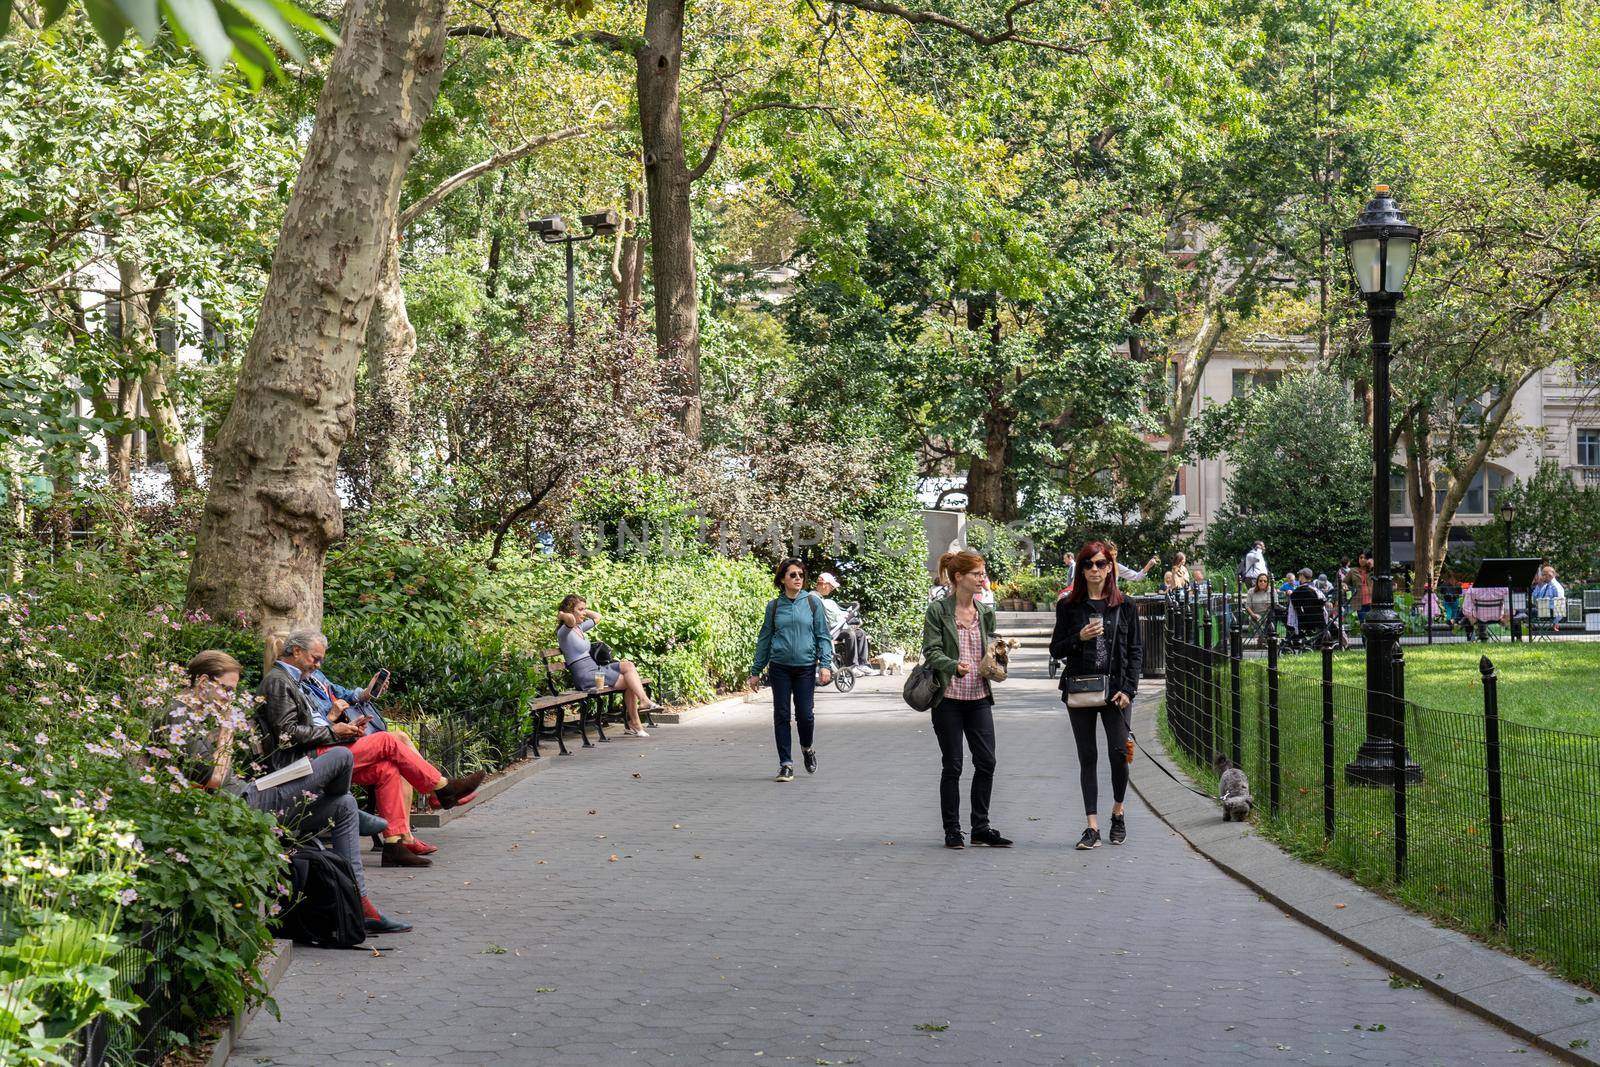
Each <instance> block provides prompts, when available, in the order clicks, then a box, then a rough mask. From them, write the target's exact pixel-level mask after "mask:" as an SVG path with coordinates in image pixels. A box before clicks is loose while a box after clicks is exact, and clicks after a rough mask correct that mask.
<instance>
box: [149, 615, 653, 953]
mask: <svg viewBox="0 0 1600 1067" xmlns="http://www.w3.org/2000/svg"><path fill="white" fill-rule="evenodd" d="M598 621H599V615H598V614H597V613H596V612H594V611H592V610H590V609H589V607H588V604H587V602H586V601H585V600H584V599H583V598H582V597H581V596H577V595H573V596H568V597H567V598H565V599H564V600H563V601H562V602H561V605H560V607H559V609H558V611H557V630H556V633H557V639H558V643H559V645H560V648H561V652H562V655H563V658H564V659H565V661H566V666H567V670H568V671H569V673H570V676H571V678H572V681H573V684H574V685H575V686H576V687H577V688H579V689H583V690H585V691H590V692H599V693H604V692H609V691H619V692H621V693H622V694H623V697H624V705H623V706H624V711H625V716H626V719H627V731H626V732H627V733H628V734H629V735H632V736H636V737H646V736H647V734H646V732H645V730H644V728H643V726H642V725H641V720H640V713H641V712H645V713H648V712H651V711H654V710H657V709H659V707H660V705H659V704H656V703H654V702H652V701H651V700H650V698H649V696H648V694H647V693H646V691H645V685H644V681H643V679H642V678H641V677H640V675H639V671H638V668H637V667H636V666H635V665H634V664H633V663H632V662H631V661H629V660H626V659H613V658H612V657H611V655H610V651H609V649H607V648H606V647H605V646H604V645H603V644H601V643H600V642H597V641H591V640H590V639H589V634H590V631H592V630H593V629H594V627H595V626H596V625H597V623H598ZM272 645H273V646H274V647H273V648H272V649H271V653H270V660H271V663H270V666H268V668H267V670H266V674H265V676H264V677H263V679H262V684H261V690H260V700H259V702H258V703H257V705H256V708H255V711H254V713H253V718H254V722H253V723H252V724H250V725H251V726H252V727H253V729H248V730H247V729H245V724H244V723H243V722H239V721H236V719H235V718H234V717H232V716H230V715H228V714H226V713H219V709H226V708H228V707H230V706H231V705H232V703H233V701H234V697H235V691H236V690H237V688H238V685H239V679H240V677H241V676H242V675H243V667H242V666H241V665H240V663H239V661H238V660H237V659H235V658H234V657H233V656H232V655H231V654H229V653H227V652H224V651H222V650H220V649H208V650H206V651H204V652H201V653H199V654H198V655H196V656H195V657H194V658H193V659H191V660H190V661H189V664H188V667H187V671H188V678H189V684H188V687H187V688H186V689H185V690H183V691H182V692H181V693H179V694H178V696H177V697H176V699H175V700H174V702H173V704H172V705H171V706H170V707H169V708H168V709H167V715H168V720H169V722H172V723H173V724H174V725H175V726H176V727H178V733H179V734H181V735H182V736H183V738H184V741H183V744H184V755H185V762H186V767H185V768H184V771H185V774H186V776H187V777H188V779H189V781H190V783H191V784H192V785H194V786H195V787H196V788H201V789H207V790H212V791H215V792H219V793H223V794H226V795H228V796H232V797H236V798H238V800H240V801H241V802H243V803H244V804H246V805H248V806H249V807H251V808H253V809H255V810H257V811H262V812H266V813H269V814H271V815H272V816H273V817H274V818H275V819H276V820H277V821H278V823H279V825H280V826H281V827H282V828H283V829H284V831H285V833H286V834H287V835H288V836H289V838H290V839H291V840H292V841H297V842H301V843H307V842H309V841H311V840H313V839H317V838H323V837H325V838H326V839H327V841H328V843H329V845H330V846H331V848H332V851H333V852H334V853H335V854H336V855H338V856H339V857H341V858H342V859H343V860H344V861H345V862H346V863H347V864H348V865H349V867H350V871H351V875H352V877H353V878H354V880H355V883H356V888H357V891H358V892H359V894H360V899H361V908H362V912H363V918H364V921H365V925H366V930H367V932H368V933H369V934H383V933H401V932H405V931H408V930H410V929H411V928H412V927H411V924H409V923H407V922H405V921H403V920H401V919H397V918H393V917H390V916H387V915H385V914H383V912H381V911H380V910H379V909H378V907H377V906H376V904H374V903H373V900H372V897H371V895H370V894H369V892H368V889H367V878H366V871H365V867H364V865H363V863H362V861H361V842H362V841H363V840H365V839H366V838H369V837H371V838H373V839H374V840H375V842H376V846H375V847H376V848H377V849H378V850H379V851H380V852H381V857H380V860H379V864H380V866H382V867H403V868H416V867H428V866H431V865H432V864H433V860H432V859H431V858H430V857H431V856H432V854H433V853H436V852H438V851H439V850H438V848H437V847H436V846H434V845H430V844H428V843H427V842H424V841H422V840H421V839H419V838H418V837H417V836H416V835H415V834H414V833H412V831H411V811H412V808H413V806H414V803H415V800H416V798H417V797H422V798H424V802H425V803H426V804H427V806H428V807H429V808H430V809H438V810H448V809H451V808H455V807H458V806H460V805H463V804H467V803H470V802H471V801H472V800H473V799H475V797H476V794H477V790H478V787H479V786H480V785H482V783H483V779H484V773H483V772H482V771H477V772H474V773H472V774H468V775H463V776H461V777H458V778H447V777H445V776H444V775H443V774H441V773H440V772H439V770H438V769H437V768H436V767H434V766H433V764H431V763H430V762H429V761H428V760H427V759H426V758H424V757H423V755H422V754H421V753H420V752H418V751H417V748H416V746H415V744H413V742H412V740H411V738H410V737H409V736H408V735H407V734H406V733H405V731H404V730H401V729H397V728H393V727H391V726H390V724H389V723H388V722H387V721H386V720H385V718H384V716H383V714H382V712H381V711H380V710H379V708H378V704H377V701H378V698H379V697H380V696H382V694H383V693H384V691H385V689H386V688H387V687H388V682H389V674H388V672H387V671H386V670H379V671H378V672H377V673H375V674H374V675H373V676H372V679H371V680H370V681H368V682H367V684H366V685H365V686H363V687H361V688H360V689H351V688H348V687H346V686H343V685H340V684H339V683H337V682H334V681H332V680H331V679H329V678H328V677H327V675H325V674H324V673H323V671H322V664H323V662H324V660H325V659H326V658H327V654H328V639H327V637H326V636H325V635H323V634H322V633H320V632H318V631H316V630H313V629H309V628H308V629H297V630H294V631H292V632H290V633H288V634H286V635H284V636H282V637H280V638H276V639H275V640H273V642H272ZM597 653H598V656H597ZM196 723H198V724H202V727H204V726H205V725H209V724H213V723H215V725H209V728H200V729H187V728H185V727H187V726H188V725H190V724H196ZM246 738H248V743H247V744H245V745H243V746H241V745H239V744H237V743H236V742H239V741H244V740H245V739H246ZM240 753H243V754H244V761H245V765H244V766H236V764H235V761H236V759H237V758H238V757H239V755H240ZM245 769H248V771H249V772H250V773H251V774H253V775H255V777H254V778H250V779H247V778H245V777H241V775H240V774H239V773H238V772H239V771H240V770H245ZM352 786H363V787H365V788H366V789H367V790H368V791H369V793H370V795H371V799H372V806H373V808H374V809H375V813H374V812H368V811H365V810H363V809H362V808H361V807H360V806H359V805H358V804H357V802H356V799H355V797H354V795H353V794H352V793H351V787H352Z"/></svg>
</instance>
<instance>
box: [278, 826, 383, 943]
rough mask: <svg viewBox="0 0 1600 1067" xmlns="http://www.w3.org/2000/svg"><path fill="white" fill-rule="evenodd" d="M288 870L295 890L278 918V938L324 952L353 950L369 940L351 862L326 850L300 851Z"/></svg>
mask: <svg viewBox="0 0 1600 1067" xmlns="http://www.w3.org/2000/svg"><path fill="white" fill-rule="evenodd" d="M289 869H290V875H291V880H292V883H293V889H291V890H290V893H289V900H288V903H287V905H286V906H285V907H284V910H283V914H281V915H280V916H278V936H279V937H286V938H288V939H290V940H291V941H294V942H295V943H296V944H305V945H319V946H321V947H323V948H354V947H355V946H356V945H359V944H361V942H363V941H365V940H366V939H367V926H366V922H365V921H364V917H363V915H362V912H361V891H360V890H359V889H357V888H356V876H355V873H354V872H353V871H352V870H351V869H350V861H348V860H346V859H345V858H344V857H343V856H340V855H338V854H337V853H335V852H330V851H328V850H327V849H322V848H316V847H309V848H297V849H295V850H294V851H293V852H290V853H289Z"/></svg>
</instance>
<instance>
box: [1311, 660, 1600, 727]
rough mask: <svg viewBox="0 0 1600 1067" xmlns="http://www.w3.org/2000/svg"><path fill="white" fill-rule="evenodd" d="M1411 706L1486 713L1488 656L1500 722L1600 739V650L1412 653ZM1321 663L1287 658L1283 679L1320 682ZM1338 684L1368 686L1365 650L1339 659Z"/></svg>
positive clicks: (1335, 665) (1336, 666)
mask: <svg viewBox="0 0 1600 1067" xmlns="http://www.w3.org/2000/svg"><path fill="white" fill-rule="evenodd" d="M1404 650H1405V657H1406V699H1407V700H1409V701H1410V702H1411V703H1413V704H1420V705H1422V706H1423V707H1428V708H1438V709H1439V710H1441V711H1460V712H1475V713H1477V714H1482V713H1483V684H1482V682H1481V681H1480V676H1479V673H1478V660H1479V659H1480V658H1481V657H1483V656H1488V657H1489V659H1490V661H1491V662H1493V663H1494V666H1495V673H1496V675H1497V676H1498V677H1499V681H1500V716H1501V718H1503V719H1506V720H1509V721H1512V722H1518V723H1521V724H1523V725H1524V726H1539V727H1544V728H1546V729H1551V730H1571V731H1573V732H1575V733H1584V734H1600V642H1591V641H1571V642H1565V643H1563V642H1560V641H1539V642H1535V643H1532V644H1530V643H1528V642H1523V643H1521V644H1511V643H1510V642H1498V643H1492V644H1489V645H1483V644H1471V645H1433V646H1431V647H1430V646H1427V645H1406V646H1404ZM1321 660H1322V657H1321V656H1320V655H1309V654H1308V655H1299V656H1285V657H1283V659H1282V660H1281V663H1282V669H1283V673H1284V676H1285V677H1286V678H1287V677H1289V676H1294V677H1296V678H1299V677H1301V676H1306V677H1309V678H1311V679H1316V678H1320V677H1321V672H1322V662H1321ZM1333 677H1334V680H1335V681H1336V682H1339V683H1342V684H1344V685H1351V686H1355V687H1358V688H1365V686H1366V656H1365V654H1364V653H1363V652H1362V651H1361V650H1360V649H1353V650H1351V651H1349V652H1341V653H1336V654H1335V655H1334V661H1333Z"/></svg>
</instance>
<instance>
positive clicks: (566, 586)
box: [499, 555, 775, 703]
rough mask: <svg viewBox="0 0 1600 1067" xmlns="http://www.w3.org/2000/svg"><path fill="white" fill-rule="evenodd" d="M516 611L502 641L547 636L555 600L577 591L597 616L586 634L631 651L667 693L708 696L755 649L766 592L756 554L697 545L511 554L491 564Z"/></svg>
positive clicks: (728, 684) (660, 692)
mask: <svg viewBox="0 0 1600 1067" xmlns="http://www.w3.org/2000/svg"><path fill="white" fill-rule="evenodd" d="M499 580H500V582H501V583H502V589H503V590H504V592H505V595H506V597H507V599H508V602H509V604H510V605H512V615H513V618H514V619H515V620H516V621H514V622H512V623H511V624H509V625H508V626H506V627H505V634H506V637H507V641H508V643H509V644H510V645H511V646H513V647H516V648H520V649H524V650H529V651H537V650H539V649H543V648H549V647H552V646H554V645H555V627H556V619H555V614H556V605H557V604H559V603H560V602H561V599H562V598H563V597H564V596H566V595H567V594H569V593H579V594H581V595H583V596H584V597H585V598H586V599H587V600H588V601H589V606H590V607H591V608H593V609H594V610H595V611H596V612H598V613H599V614H600V616H601V619H600V625H599V627H598V628H597V629H596V631H595V637H596V638H597V639H599V640H603V641H605V642H606V643H607V644H608V645H610V646H611V648H612V650H613V651H614V652H615V653H616V655H617V656H618V658H627V659H631V660H633V661H634V662H635V663H637V664H638V665H639V669H640V670H641V671H642V672H643V673H644V674H645V676H646V677H649V678H651V679H653V680H654V681H655V682H656V684H657V694H656V695H657V698H658V699H661V700H663V701H666V702H670V703H683V702H693V701H703V700H710V699H712V698H713V697H715V696H716V694H717V692H718V691H719V690H724V689H729V688H733V687H736V686H738V685H740V684H741V683H742V682H743V681H744V679H745V677H746V676H747V674H748V672H749V670H750V664H751V662H752V661H753V660H754V658H755V642H756V632H757V630H758V628H759V627H760V625H761V613H762V611H763V610H765V607H766V603H767V601H768V600H770V599H771V598H772V596H773V595H775V590H774V589H773V587H772V581H771V576H770V572H769V571H768V570H767V568H766V567H765V566H764V565H763V564H760V563H758V562H756V561H755V560H752V559H741V560H732V559H727V558H725V557H722V556H715V555H706V556H700V557H684V558H678V559H650V560H643V559H640V560H631V561H626V562H623V561H617V560H613V559H610V558H607V557H605V556H591V557H589V558H587V559H563V558H559V557H554V556H531V557H530V556H512V557H509V558H508V559H506V560H505V562H504V564H503V565H502V567H501V570H500V573H499Z"/></svg>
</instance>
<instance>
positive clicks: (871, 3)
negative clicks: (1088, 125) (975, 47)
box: [832, 0, 1111, 56]
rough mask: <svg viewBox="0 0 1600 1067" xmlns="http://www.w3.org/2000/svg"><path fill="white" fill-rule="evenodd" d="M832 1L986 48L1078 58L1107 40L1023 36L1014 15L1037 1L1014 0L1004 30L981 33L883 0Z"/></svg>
mask: <svg viewBox="0 0 1600 1067" xmlns="http://www.w3.org/2000/svg"><path fill="white" fill-rule="evenodd" d="M832 2H833V3H835V4H841V5H843V6H845V7H853V8H855V9H856V10H858V11H871V12H874V13H875V14H879V15H892V16H893V17H895V18H898V19H903V20H904V21H906V22H909V23H911V24H912V25H922V24H927V25H933V26H941V27H943V28H945V29H947V30H954V31H955V32H957V33H960V34H964V35H965V36H967V37H970V38H971V39H972V40H974V41H976V42H977V43H978V44H980V45H983V46H984V47H986V48H987V47H989V46H991V45H997V44H1020V45H1026V46H1028V47H1029V48H1048V49H1050V50H1051V51H1052V52H1065V53H1067V54H1068V55H1075V56H1081V55H1084V54H1086V53H1087V52H1088V51H1089V49H1090V48H1091V47H1092V46H1094V45H1097V44H1104V43H1105V42H1106V41H1109V40H1110V39H1111V38H1109V37H1095V38H1091V39H1089V40H1087V41H1080V42H1078V43H1076V44H1068V43H1066V42H1063V41H1042V40H1039V39H1038V38H1036V37H1024V36H1023V35H1022V34H1021V33H1020V32H1018V30H1017V26H1016V16H1017V12H1019V11H1021V10H1022V9H1023V8H1025V7H1028V6H1030V5H1032V4H1034V3H1036V2H1037V0H1015V2H1014V3H1012V5H1011V6H1010V7H1008V8H1006V28H1005V29H1003V30H1001V31H1000V32H999V33H985V32H983V31H982V30H980V29H978V28H977V27H976V26H969V25H967V24H966V23H964V22H961V21H959V20H957V19H953V18H951V17H950V16H948V15H941V14H938V13H937V12H933V11H913V10H911V9H910V8H907V7H901V6H900V5H899V4H893V3H886V2H884V0H832Z"/></svg>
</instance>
